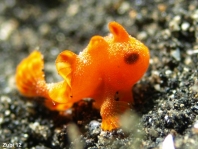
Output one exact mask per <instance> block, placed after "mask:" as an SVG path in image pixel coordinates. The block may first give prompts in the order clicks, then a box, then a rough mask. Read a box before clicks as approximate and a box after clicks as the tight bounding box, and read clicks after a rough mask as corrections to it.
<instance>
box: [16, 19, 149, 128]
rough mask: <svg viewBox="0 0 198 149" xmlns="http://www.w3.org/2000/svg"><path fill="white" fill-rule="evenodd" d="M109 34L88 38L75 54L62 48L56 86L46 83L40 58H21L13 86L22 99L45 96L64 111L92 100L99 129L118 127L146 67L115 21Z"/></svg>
mask: <svg viewBox="0 0 198 149" xmlns="http://www.w3.org/2000/svg"><path fill="white" fill-rule="evenodd" d="M109 29H110V32H111V33H112V34H111V35H109V36H106V37H101V36H94V37H92V38H91V40H90V42H89V44H88V46H87V47H86V48H85V49H84V50H83V51H82V52H81V53H80V54H79V55H76V54H75V53H73V52H71V51H69V50H65V51H63V52H61V53H60V54H59V55H58V57H57V59H56V67H57V71H58V73H59V74H60V75H61V76H62V77H63V79H64V80H63V81H62V82H58V83H50V84H48V83H46V82H45V79H44V73H43V71H42V69H43V68H44V67H43V60H42V55H41V54H40V52H38V51H34V52H32V54H31V55H30V56H29V57H27V58H26V59H24V60H23V61H22V62H21V63H20V64H19V66H18V67H17V71H16V85H17V88H18V90H19V91H20V92H21V94H23V95H24V96H28V97H35V96H42V97H45V98H46V100H45V105H46V106H47V107H48V108H50V109H52V110H66V109H68V108H70V107H71V106H72V105H73V103H75V102H77V101H79V100H81V99H82V98H93V99H94V100H95V102H94V106H95V107H96V108H98V109H100V113H101V116H102V126H101V127H102V129H103V130H112V129H116V128H118V127H119V116H120V115H121V114H122V113H123V112H124V111H125V110H126V109H128V108H129V103H132V102H133V97H132V92H131V89H132V87H133V85H134V84H135V83H136V82H137V81H138V80H139V79H140V78H141V77H142V76H143V74H144V73H145V72H146V70H147V68H148V66H149V50H148V48H147V47H146V46H145V45H144V44H142V43H141V42H140V41H138V40H137V39H135V38H133V37H131V36H130V35H128V33H127V32H126V30H125V29H124V28H123V27H122V26H121V25H120V24H118V23H116V22H111V23H110V24H109Z"/></svg>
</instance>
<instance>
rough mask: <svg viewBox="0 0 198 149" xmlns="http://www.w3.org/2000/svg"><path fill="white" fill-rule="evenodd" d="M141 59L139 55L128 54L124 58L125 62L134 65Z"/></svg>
mask: <svg viewBox="0 0 198 149" xmlns="http://www.w3.org/2000/svg"><path fill="white" fill-rule="evenodd" d="M138 59H139V54H138V53H128V54H126V55H125V56H124V61H125V62H126V63H127V64H134V63H135V62H137V60H138Z"/></svg>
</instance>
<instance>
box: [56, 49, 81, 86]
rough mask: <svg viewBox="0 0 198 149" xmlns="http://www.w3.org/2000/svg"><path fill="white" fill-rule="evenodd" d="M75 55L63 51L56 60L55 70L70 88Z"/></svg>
mask: <svg viewBox="0 0 198 149" xmlns="http://www.w3.org/2000/svg"><path fill="white" fill-rule="evenodd" d="M76 56H77V55H76V54H75V53H73V52H71V51H68V50H65V51H63V52H61V53H60V54H59V55H58V57H57V59H56V69H57V71H58V73H59V75H60V76H61V77H63V78H64V80H65V81H66V82H67V83H68V85H69V86H71V77H72V69H73V67H74V64H75V61H76Z"/></svg>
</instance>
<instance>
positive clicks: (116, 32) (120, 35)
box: [109, 22, 129, 42]
mask: <svg viewBox="0 0 198 149" xmlns="http://www.w3.org/2000/svg"><path fill="white" fill-rule="evenodd" d="M109 30H110V32H111V33H112V34H113V37H114V41H115V42H125V41H128V40H129V34H128V33H127V31H126V30H125V29H124V28H123V27H122V26H121V25H120V24H118V23H117V22H110V23H109Z"/></svg>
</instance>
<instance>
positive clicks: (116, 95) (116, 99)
mask: <svg viewBox="0 0 198 149" xmlns="http://www.w3.org/2000/svg"><path fill="white" fill-rule="evenodd" d="M118 94H119V92H118V91H117V92H116V93H115V96H114V100H115V101H119V95H118Z"/></svg>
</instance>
